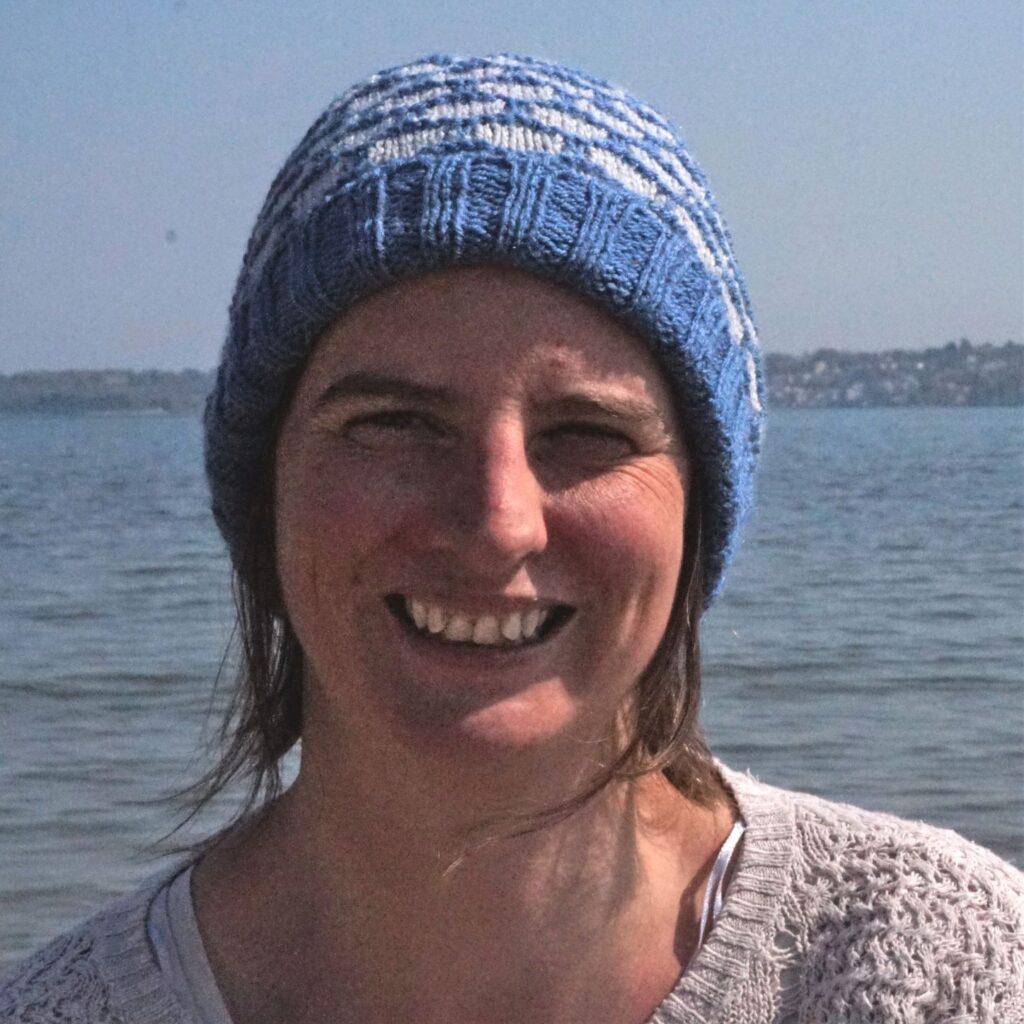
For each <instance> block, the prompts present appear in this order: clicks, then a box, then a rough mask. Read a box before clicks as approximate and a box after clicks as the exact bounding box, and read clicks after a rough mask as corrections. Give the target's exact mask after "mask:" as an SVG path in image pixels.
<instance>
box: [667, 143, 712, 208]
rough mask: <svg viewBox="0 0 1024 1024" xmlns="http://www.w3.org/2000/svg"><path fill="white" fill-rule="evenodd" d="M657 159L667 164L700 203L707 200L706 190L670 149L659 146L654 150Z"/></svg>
mask: <svg viewBox="0 0 1024 1024" xmlns="http://www.w3.org/2000/svg"><path fill="white" fill-rule="evenodd" d="M656 152H657V154H658V160H659V161H660V162H661V163H662V164H665V165H667V166H668V168H669V170H670V171H672V173H673V174H675V176H676V177H677V178H678V179H679V180H680V181H681V182H682V183H683V185H684V186H685V187H686V188H688V189H689V190H690V191H691V192H692V193H693V194H694V195H695V196H696V197H697V198H698V199H699V200H700V201H701V202H702V203H705V202H707V198H708V191H707V189H706V188H704V186H703V185H701V184H700V182H698V181H697V179H696V178H694V176H693V175H692V174H691V173H690V172H689V171H688V170H687V169H686V167H685V166H684V165H683V162H682V160H680V159H679V157H677V156H676V155H675V153H673V152H672V151H671V150H670V149H666V148H665V147H664V146H659V147H658V149H657V150H656Z"/></svg>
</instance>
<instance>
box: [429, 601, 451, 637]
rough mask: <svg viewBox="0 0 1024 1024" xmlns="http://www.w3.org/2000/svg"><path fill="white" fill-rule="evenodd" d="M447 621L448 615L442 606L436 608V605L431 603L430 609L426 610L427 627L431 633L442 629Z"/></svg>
mask: <svg viewBox="0 0 1024 1024" xmlns="http://www.w3.org/2000/svg"><path fill="white" fill-rule="evenodd" d="M447 622H448V616H447V614H446V613H445V610H444V609H443V608H438V607H437V605H431V606H430V610H429V611H428V612H427V629H429V630H430V632H431V633H440V632H441V630H442V629H444V627H445V625H446V624H447Z"/></svg>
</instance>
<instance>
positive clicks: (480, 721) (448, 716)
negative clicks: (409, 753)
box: [391, 677, 576, 759]
mask: <svg viewBox="0 0 1024 1024" xmlns="http://www.w3.org/2000/svg"><path fill="white" fill-rule="evenodd" d="M402 689H403V690H404V693H403V694H402V695H401V699H399V700H397V701H395V702H394V703H393V704H392V708H391V712H392V719H393V720H394V721H395V724H396V725H397V726H398V728H399V729H400V730H401V731H402V732H403V733H404V734H405V736H406V737H407V742H410V743H412V744H416V745H425V746H427V747H434V748H438V750H439V752H443V753H444V754H445V755H446V756H448V757H451V756H457V757H467V758H470V759H472V758H474V757H478V756H485V757H489V758H493V757H495V756H498V755H501V754H507V755H514V754H516V753H517V752H527V751H531V750H534V751H535V750H537V749H538V748H541V747H544V746H545V745H548V744H552V743H557V742H558V740H559V739H560V738H563V737H565V736H566V735H567V734H568V733H569V732H570V731H572V726H573V722H574V720H575V717H576V709H575V707H574V704H573V701H572V699H571V698H570V696H569V694H568V693H567V692H566V690H565V688H564V686H563V684H562V681H561V680H560V679H559V678H557V677H556V678H554V679H548V680H544V681H538V682H535V683H532V684H530V685H528V686H526V687H523V688H522V689H517V690H516V691H514V692H511V693H510V692H501V693H494V692H491V693H488V692H486V691H485V690H483V689H481V688H476V687H470V688H467V687H443V688H439V687H426V686H421V687H403V688H402ZM410 691H411V692H410Z"/></svg>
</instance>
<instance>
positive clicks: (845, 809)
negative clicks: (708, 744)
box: [728, 773, 1024, 1024]
mask: <svg viewBox="0 0 1024 1024" xmlns="http://www.w3.org/2000/svg"><path fill="white" fill-rule="evenodd" d="M728 781H729V783H730V785H732V786H733V788H734V790H735V791H736V793H737V796H738V798H739V800H740V804H741V806H743V804H744V803H747V804H748V805H749V806H751V807H752V808H761V807H764V806H769V807H772V808H774V809H775V811H776V813H779V814H784V815H785V816H786V817H787V818H788V820H789V821H791V823H792V825H791V827H792V833H791V854H792V859H791V861H790V870H789V877H788V881H787V883H786V886H785V890H786V891H785V896H784V899H783V901H782V905H781V907H780V911H781V912H780V917H779V920H778V927H779V936H778V938H777V940H776V941H777V943H778V944H779V945H780V946H782V947H787V946H789V947H791V948H792V951H793V953H794V954H798V955H799V958H800V960H801V962H802V963H803V965H804V969H805V970H806V971H807V972H808V974H809V975H810V976H815V977H818V978H822V977H825V976H828V977H829V978H830V979H831V980H830V991H833V993H834V996H833V997H834V998H835V999H836V1000H837V1001H836V1004H835V1005H836V1007H838V1005H839V1003H841V1002H842V1001H844V1000H851V999H852V1000H856V999H857V998H870V1000H871V1001H873V1003H874V1002H875V1001H877V1008H878V1010H879V1013H881V1014H882V1015H881V1017H879V1019H894V1020H896V1019H903V1018H902V1017H901V1016H900V1013H904V1012H909V1010H908V1009H907V1006H910V1005H913V1006H914V1007H915V1008H916V1009H918V1010H921V1011H922V1014H923V1016H922V1018H921V1019H926V1020H929V1021H931V1020H949V1019H960V1017H958V1016H957V1015H958V1014H959V1015H961V1016H962V1017H963V1019H965V1020H967V1019H970V1020H978V1021H1000V1022H1002V1021H1006V1022H1010V1021H1013V1022H1015V1024H1024V874H1022V873H1021V872H1020V871H1018V870H1017V869H1016V868H1015V867H1013V866H1012V865H1011V864H1008V863H1007V862H1006V861H1004V860H1002V859H1001V858H999V857H997V856H996V855H995V854H994V853H992V852H991V851H989V850H986V849H985V848H984V847H981V846H978V845H977V844H975V843H972V842H970V841H968V840H967V839H965V838H963V837H962V836H960V835H958V834H957V833H956V832H953V831H951V830H949V829H944V828H937V827H935V826H932V825H927V824H925V823H923V822H917V821H907V820H904V819H902V818H899V817H896V816H895V815H891V814H884V813H879V812H874V811H866V810H863V809H861V808H858V807H853V806H850V805H848V804H843V803H837V802H834V801H831V800H825V799H822V798H821V797H816V796H812V795H810V794H806V793H797V792H789V791H786V790H780V789H776V788H774V787H771V786H766V785H763V784H762V783H759V782H756V781H754V780H752V779H750V778H748V777H744V776H736V775H735V774H734V773H730V775H729V777H728ZM866 979H870V984H868V983H867V981H866ZM904 1003H905V1004H906V1005H904ZM925 1008H927V1010H928V1012H927V1013H925V1012H924V1010H925ZM883 1010H884V1012H883ZM816 1012H821V1013H824V1014H825V1017H824V1018H823V1019H836V1020H842V1019H846V1018H844V1017H843V1016H842V1014H838V1015H835V1014H837V1013H838V1010H835V1008H834V1007H832V1006H831V1005H829V1006H820V1007H816ZM886 1014H889V1016H886ZM944 1014H945V1016H944ZM908 1019H909V1018H908ZM914 1019H916V1018H914Z"/></svg>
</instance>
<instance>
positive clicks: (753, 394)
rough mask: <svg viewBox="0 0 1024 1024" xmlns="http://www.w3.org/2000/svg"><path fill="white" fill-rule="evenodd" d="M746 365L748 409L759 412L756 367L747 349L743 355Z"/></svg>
mask: <svg viewBox="0 0 1024 1024" xmlns="http://www.w3.org/2000/svg"><path fill="white" fill-rule="evenodd" d="M743 356H744V359H745V360H746V364H747V384H748V385H749V387H750V407H751V408H752V409H753V410H754V412H761V411H762V408H761V396H760V395H759V394H758V393H757V367H756V366H755V364H754V353H753V352H751V351H750V349H747V351H746V352H745V353H744V354H743Z"/></svg>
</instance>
